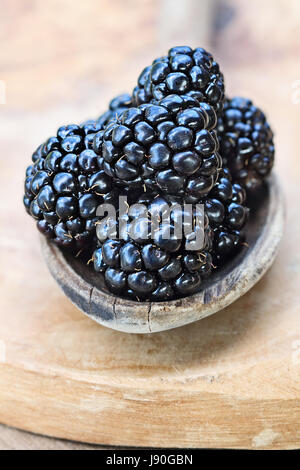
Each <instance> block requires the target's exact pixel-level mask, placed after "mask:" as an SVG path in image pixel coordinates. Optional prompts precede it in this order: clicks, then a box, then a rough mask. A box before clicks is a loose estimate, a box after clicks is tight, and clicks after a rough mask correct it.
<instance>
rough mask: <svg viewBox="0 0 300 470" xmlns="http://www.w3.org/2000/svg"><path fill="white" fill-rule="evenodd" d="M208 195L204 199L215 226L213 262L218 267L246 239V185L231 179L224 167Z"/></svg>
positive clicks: (232, 254) (247, 212)
mask: <svg viewBox="0 0 300 470" xmlns="http://www.w3.org/2000/svg"><path fill="white" fill-rule="evenodd" d="M210 196H211V197H208V198H207V199H206V200H205V201H203V203H204V206H205V212H206V214H207V216H208V219H209V223H210V225H211V227H212V228H213V230H214V247H213V257H214V263H215V264H216V266H217V267H221V266H223V264H224V263H225V262H226V260H228V258H229V257H232V256H234V254H235V252H237V251H238V249H240V248H241V246H242V244H243V243H244V242H245V238H246V237H245V226H246V223H247V220H248V217H249V209H248V208H247V207H246V206H245V202H246V190H245V188H244V187H243V186H242V185H240V184H239V183H235V182H234V181H233V180H232V177H231V173H230V171H229V170H228V169H227V168H224V169H223V170H222V171H221V173H220V176H219V179H218V182H217V183H216V185H215V186H214V188H213V190H212V192H211V194H210Z"/></svg>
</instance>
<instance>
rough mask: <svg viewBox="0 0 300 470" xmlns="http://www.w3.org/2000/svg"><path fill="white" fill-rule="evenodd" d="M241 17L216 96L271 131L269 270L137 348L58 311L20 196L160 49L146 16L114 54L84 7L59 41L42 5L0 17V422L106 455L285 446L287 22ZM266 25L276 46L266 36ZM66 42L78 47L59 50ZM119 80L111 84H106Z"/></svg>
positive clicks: (291, 357) (65, 307)
mask: <svg viewBox="0 0 300 470" xmlns="http://www.w3.org/2000/svg"><path fill="white" fill-rule="evenodd" d="M230 3H232V2H230ZM241 3H242V6H241V8H240V9H239V10H238V11H237V12H236V11H234V14H233V17H231V18H233V19H232V20H231V21H232V23H231V24H230V28H227V29H226V28H225V30H224V31H221V33H219V36H218V37H217V44H216V49H215V51H214V52H217V57H218V58H222V63H223V64H224V65H223V69H224V71H225V73H226V77H227V89H228V93H229V94H230V95H233V93H234V94H238V93H240V94H247V93H248V94H249V95H250V96H253V97H255V101H256V103H258V104H260V105H261V106H263V107H264V109H266V111H267V113H268V115H269V116H270V118H271V122H272V125H273V126H274V128H275V130H276V144H277V163H276V166H277V174H278V175H279V177H280V179H281V182H282V185H283V189H284V191H285V193H286V205H287V214H288V215H287V223H286V233H285V237H284V239H283V241H282V244H281V247H280V251H279V255H278V257H277V259H276V261H275V264H274V265H273V267H272V268H271V270H270V271H269V272H268V273H267V275H266V276H265V277H264V278H263V279H262V280H261V281H260V282H259V283H258V284H257V285H256V286H255V287H254V288H253V289H252V290H251V291H250V292H248V293H247V294H246V295H245V296H244V297H243V298H241V299H240V300H238V301H237V302H236V303H234V304H233V305H231V306H230V307H228V308H226V309H225V310H223V311H222V312H219V313H218V314H215V315H213V316H211V317H208V318H206V319H203V320H201V321H199V322H198V323H195V324H191V325H187V326H185V327H183V328H179V329H176V330H171V331H167V332H162V333H156V334H152V335H129V334H125V333H120V332H117V331H112V330H109V329H106V328H105V327H101V326H99V325H97V324H96V323H94V322H93V321H92V320H90V319H88V318H86V317H84V316H83V315H82V314H81V313H80V312H79V311H78V310H77V309H76V308H75V307H74V306H73V305H72V304H71V303H70V302H69V300H68V299H67V298H66V297H65V296H64V294H63V293H62V292H61V290H60V289H59V287H58V286H57V285H56V283H55V281H54V280H53V279H52V278H51V276H50V274H49V272H48V270H47V267H46V265H45V263H44V261H43V258H42V255H41V252H40V248H39V241H38V234H37V233H36V230H35V228H34V224H33V223H32V221H31V220H30V218H29V217H28V216H27V215H26V214H25V212H24V210H23V208H22V204H21V197H22V180H23V174H24V168H25V164H26V162H27V161H28V158H29V155H30V151H32V149H33V148H34V146H36V145H38V143H39V142H40V141H41V140H42V139H43V138H45V137H46V136H47V135H48V133H49V132H53V131H54V130H55V128H56V126H57V124H58V123H60V122H65V121H66V122H67V121H68V120H70V119H74V120H75V121H78V120H79V119H81V118H83V117H88V116H89V115H93V114H94V113H95V110H96V106H95V101H97V103H101V102H102V99H103V100H104V99H107V97H108V96H111V95H113V94H114V92H115V91H121V90H122V88H124V87H125V82H126V87H127V86H128V88H130V86H131V84H132V83H133V80H134V77H135V75H136V70H138V69H139V68H141V67H142V66H143V65H145V64H144V62H145V61H146V62H147V61H149V59H150V58H151V57H152V56H155V55H158V54H159V53H160V54H161V53H162V49H163V50H164V49H165V48H166V44H164V46H162V45H157V47H156V46H155V47H156V49H155V50H154V47H153V49H151V47H150V42H151V41H150V39H149V38H152V37H153V34H154V33H153V31H154V26H153V25H154V24H155V21H156V20H155V18H156V16H155V15H156V10H155V8H154V7H153V5H154V3H153V5H152V3H151V2H147V8H146V7H145V9H144V10H143V8H142V6H139V9H137V10H136V11H135V15H136V16H135V17H134V21H136V27H137V28H139V29H140V30H141V31H143V35H142V39H141V42H140V43H139V44H137V41H136V36H135V32H134V31H135V28H134V27H132V28H131V29H130V31H131V30H132V31H133V33H132V34H131V33H130V31H129V30H128V29H127V30H126V37H128V41H127V43H126V44H127V46H126V47H125V45H122V44H121V43H122V41H115V42H114V41H113V39H114V38H112V37H111V36H109V34H112V32H111V31H110V30H109V28H108V31H106V32H103V34H102V35H99V34H98V33H99V24H98V23H97V21H96V18H100V17H102V16H103V15H102V14H101V15H100V14H93V13H96V12H97V11H98V9H99V8H100V7H98V6H97V5H98V2H88V5H87V6H86V7H84V6H83V4H82V7H81V8H82V11H81V10H80V12H79V13H78V12H77V9H73V10H72V12H71V13H72V14H73V16H74V17H72V21H71V20H69V13H70V10H69V9H67V10H66V11H65V10H64V12H63V14H62V16H61V18H62V20H61V21H62V22H63V23H62V27H61V29H60V25H58V24H57V25H56V23H55V24H54V22H49V21H48V17H49V14H50V13H49V11H50V12H52V14H53V15H56V8H57V5H56V4H55V2H53V1H52V2H49V5H50V6H49V5H48V7H47V8H50V10H47V12H46V13H45V12H44V11H43V7H42V3H38V4H37V6H35V7H34V8H32V10H30V11H29V10H28V11H27V10H26V11H25V9H24V11H23V10H22V11H20V12H14V14H13V15H11V18H15V19H11V20H9V21H12V27H11V28H6V29H3V35H5V37H4V39H5V40H7V44H9V45H10V47H8V48H4V49H3V50H1V51H0V58H1V60H2V62H3V63H5V64H6V68H5V73H4V76H2V77H1V79H4V80H6V81H7V98H8V102H7V105H6V107H5V106H3V107H1V114H0V122H1V126H0V137H1V139H0V142H1V161H0V165H1V171H0V179H1V184H0V227H1V232H0V259H1V270H0V422H1V423H5V424H8V425H10V426H16V427H19V428H22V429H25V430H30V431H33V432H35V433H42V434H46V435H51V436H56V437H61V438H67V439H72V440H78V441H85V442H91V443H100V444H111V445H121V446H124V445H128V446H172V447H184V446H187V447H214V448H216V447H229V448H242V447H244V448H251V449H255V448H269V449H270V448H272V449H279V448H299V447H300V282H299V281H300V253H299V232H300V224H299V200H300V190H299V179H300V164H299V137H298V136H299V113H300V105H299V104H297V103H299V101H300V100H299V99H298V97H299V96H298V95H297V89H295V86H296V87H297V82H296V79H298V78H299V69H298V63H299V61H297V60H296V52H297V50H299V47H298V49H297V44H296V43H295V38H296V37H297V35H296V34H295V31H296V26H297V22H296V18H299V15H298V16H297V12H296V11H295V14H291V13H290V14H289V15H286V16H285V17H284V18H283V17H282V15H281V9H280V8H281V7H282V8H285V4H286V3H285V2H283V1H280V2H276V6H275V4H274V2H272V3H271V2H269V0H268V2H266V5H264V7H263V6H262V4H261V2H258V1H256V0H255V1H253V2H251V3H249V2H246V1H243V2H241ZM234 4H235V6H234V7H233V8H236V3H235V2H234ZM77 5H79V3H77ZM80 5H81V4H80ZM101 5H102V6H103V2H101ZM107 5H108V4H107ZM118 5H119V4H118ZM120 5H121V4H120ZM139 5H142V4H140V3H139ZM280 6H281V7H280ZM16 8H17V7H16ZM106 8H107V9H108V10H109V11H108V14H109V15H111V16H110V18H111V19H112V20H111V21H113V20H115V21H119V23H118V24H119V25H120V28H121V30H120V32H119V34H120V37H122V34H123V33H122V31H123V30H122V24H124V25H126V21H127V20H128V21H133V20H131V19H130V18H129V17H128V18H127V17H126V18H127V20H124V15H123V14H122V11H123V10H120V12H119V13H118V15H119V16H118V17H117V19H116V17H115V14H116V11H115V9H113V8H112V7H109V6H107V7H106ZM258 8H259V9H260V12H261V8H265V9H266V11H265V12H263V13H262V17H263V18H265V20H264V23H263V24H262V23H258V22H257V21H256V18H257V9H258ZM39 9H41V10H42V11H38V10H39ZM120 9H121V6H120ZM295 9H296V10H297V9H298V7H297V6H295ZM126 12H127V10H126V9H124V14H126ZM270 12H271V13H272V17H271V18H270V21H269V20H268V18H269V16H270ZM17 13H18V14H17ZM127 13H128V12H127ZM229 13H230V12H229ZM23 16H26V18H25V20H26V21H25V22H24V21H21V19H22V18H23ZM82 16H83V17H84V21H82ZM5 18H6V21H8V20H7V18H8V16H7V17H5ZM9 18H10V17H9ZM41 18H42V20H41ZM43 18H44V19H43ZM94 18H95V21H93V19H94ZM143 18H147V19H148V18H150V19H151V21H150V19H149V21H148V20H147V21H144V19H143ZM249 18H251V19H252V20H251V24H250V23H249ZM37 19H40V20H39V21H40V22H37ZM1 21H2V20H1ZM278 21H280V24H281V26H282V28H281V30H280V32H281V33H282V36H281V37H280V38H279V37H278V38H277V36H276V37H274V34H272V32H273V31H274V24H277V23H278ZM108 23H109V24H111V22H108ZM37 24H40V27H41V28H43V33H44V35H45V37H46V38H48V37H49V38H51V41H48V43H49V47H48V48H45V47H44V43H41V44H40V46H39V41H38V40H35V41H34V47H32V45H31V42H30V37H31V35H30V34H25V35H24V34H21V33H22V31H23V30H22V29H21V33H20V34H19V35H16V34H15V31H20V25H23V26H24V28H25V27H26V28H27V31H34V32H35V31H36V25H37ZM298 26H299V24H298ZM55 28H56V29H55ZM68 28H69V29H68ZM82 28H85V29H84V30H82ZM100 29H101V28H100ZM66 30H67V31H68V34H66V33H65V31H66ZM77 30H80V31H81V35H80V45H78V44H77V43H76V42H74V43H73V42H72V41H73V38H77V39H78V37H79V36H76V34H75V32H76V31H77ZM102 31H103V28H102ZM118 31H119V29H118ZM10 32H11V33H10ZM127 33H128V34H129V36H128V34H127ZM36 34H38V31H37V33H36ZM124 34H125V32H124ZM89 38H93V41H95V40H96V43H95V46H93V47H91V45H90V39H89ZM106 38H108V39H107V44H106V43H102V42H101V41H105V40H106ZM9 39H11V40H9ZM24 40H25V45H24V47H23V41H24ZM151 40H152V39H151ZM91 41H92V39H91ZM97 41H98V42H97ZM172 42H174V41H172ZM176 42H177V41H176ZM178 42H182V41H181V40H180V41H179V40H178ZM62 44H63V47H64V49H62ZM108 44H109V47H108ZM120 44H121V46H123V47H120ZM151 44H152V43H151ZM75 46H76V47H75ZM77 46H78V47H77ZM79 46H80V47H79ZM22 47H23V48H22ZM72 47H75V50H76V51H79V49H80V51H82V56H81V55H80V54H81V52H80V54H79V52H78V55H76V54H75V52H72V51H73V49H72ZM111 47H112V49H111ZM99 48H101V50H103V51H107V56H105V60H106V68H105V70H104V69H103V70H102V69H97V67H96V66H95V64H97V63H98V62H97V61H98V59H99V53H98V52H99ZM20 50H22V51H24V54H23V53H22V54H20V53H19V51H20ZM145 50H147V58H145V57H144V51H145ZM245 50H247V56H246V58H245V55H244V51H245ZM87 51H88V54H87ZM39 54H40V55H39ZM40 57H43V58H44V59H43V60H40ZM132 57H136V58H137V59H136V61H137V62H136V63H134V62H133V59H132ZM81 59H82V60H81ZM130 61H131V62H130ZM128 64H131V68H128ZM100 66H102V63H101V64H100V65H99V67H100ZM95 67H96V68H95ZM121 68H122V70H125V75H124V76H123V75H122V77H119V75H118V74H117V73H116V71H117V70H121ZM278 70H282V71H283V73H282V74H279V73H278ZM37 77H39V79H38V80H37ZM99 77H100V78H99ZM124 89H126V88H124ZM24 90H26V93H24ZM75 90H76V92H75ZM103 102H104V101H103ZM54 103H56V104H55V105H54ZM97 106H98V105H97ZM101 107H103V106H101ZM97 109H98V108H97Z"/></svg>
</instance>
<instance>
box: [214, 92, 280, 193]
mask: <svg viewBox="0 0 300 470" xmlns="http://www.w3.org/2000/svg"><path fill="white" fill-rule="evenodd" d="M218 137H219V142H220V153H221V155H222V158H223V163H224V166H228V167H229V168H230V171H231V172H232V175H233V177H234V179H235V180H237V181H239V182H241V183H242V184H244V185H245V186H246V188H247V189H249V190H255V189H256V188H258V187H259V186H260V185H261V183H262V181H263V180H264V179H265V178H266V176H267V175H268V174H269V173H270V171H271V170H272V167H273V163H274V143H273V132H272V130H271V128H270V126H269V124H268V122H267V120H266V117H265V115H264V113H263V112H262V111H261V110H260V109H259V108H257V107H256V106H254V105H253V103H252V101H251V100H249V99H246V98H239V97H236V98H233V99H231V100H230V99H226V101H225V105H224V109H223V112H222V114H221V116H220V117H219V119H218Z"/></svg>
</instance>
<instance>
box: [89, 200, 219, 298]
mask: <svg viewBox="0 0 300 470" xmlns="http://www.w3.org/2000/svg"><path fill="white" fill-rule="evenodd" d="M138 203H139V204H143V205H144V207H143V208H141V206H137V205H135V206H132V207H130V208H129V209H128V211H127V214H126V217H125V219H124V221H126V224H125V225H124V227H121V224H120V220H119V221H115V220H112V219H111V220H109V218H108V219H103V220H102V221H99V222H98V226H97V237H98V242H99V247H98V248H97V249H96V250H95V252H94V254H93V262H94V269H95V271H96V272H101V273H103V274H104V278H105V282H106V285H107V287H108V289H109V290H110V291H111V292H112V293H114V294H117V295H120V296H123V297H127V298H130V299H133V300H153V301H163V300H164V301H166V300H171V299H175V298H178V297H184V296H188V295H191V294H193V293H195V292H197V291H198V290H199V286H200V284H201V280H202V279H203V278H206V277H208V276H209V275H210V273H211V270H212V256H211V254H210V251H211V249H212V243H213V232H212V230H211V229H210V227H209V225H208V220H207V218H205V219H204V220H205V222H204V242H203V245H202V246H201V247H199V249H198V250H194V249H193V248H192V247H195V246H194V245H193V233H195V230H198V229H199V227H198V228H196V227H195V226H194V228H193V230H189V231H187V233H186V232H184V231H183V236H182V237H178V236H177V234H176V232H175V231H174V227H175V221H176V220H177V219H178V217H179V215H180V212H181V216H182V209H181V208H180V207H177V208H175V207H174V206H173V208H174V211H173V210H172V206H170V205H169V204H168V203H167V201H166V199H164V198H163V197H161V196H158V195H157V196H156V197H155V198H154V199H152V195H150V196H149V197H148V195H146V196H145V195H142V197H141V198H140V199H139V200H138ZM166 207H169V209H170V213H171V217H169V218H168V219H167V220H166V219H165V218H164V214H165V212H164V211H165V208H166ZM145 209H146V210H145ZM195 210H196V209H195ZM141 211H142V212H141ZM150 214H152V218H151V217H150ZM168 215H169V213H168ZM194 215H196V214H195V212H194ZM155 217H158V219H157V227H156V228H155V229H154V230H153V231H151V228H152V229H153V225H151V220H152V221H153V220H154V219H153V218H155ZM179 220H180V219H179ZM179 223H181V222H179ZM182 228H183V226H182ZM168 233H169V234H170V236H166V235H167V234H168ZM116 237H117V238H116Z"/></svg>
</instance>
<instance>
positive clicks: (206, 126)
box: [93, 95, 222, 202]
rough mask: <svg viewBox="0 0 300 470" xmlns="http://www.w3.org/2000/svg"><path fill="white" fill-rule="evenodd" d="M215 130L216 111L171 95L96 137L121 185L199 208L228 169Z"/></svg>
mask: <svg viewBox="0 0 300 470" xmlns="http://www.w3.org/2000/svg"><path fill="white" fill-rule="evenodd" d="M215 126H216V114H215V112H214V110H213V108H212V107H211V106H210V105H208V104H207V103H199V102H198V101H197V100H196V99H194V98H192V97H191V96H187V95H181V96H180V95H169V96H167V97H166V98H164V99H162V100H161V101H160V102H159V103H158V104H149V103H148V104H143V105H140V106H138V107H132V108H130V109H128V110H126V111H124V112H123V113H122V114H121V115H120V116H119V117H118V118H117V119H115V120H113V121H111V122H110V123H109V124H108V126H107V127H106V128H105V130H104V131H101V132H99V133H97V134H96V135H95V137H94V145H93V149H94V151H95V152H96V153H97V154H98V155H99V158H102V159H103V169H104V171H105V172H106V173H107V174H108V175H109V176H111V177H113V178H114V181H115V182H116V183H117V184H122V185H126V186H127V185H129V186H138V187H140V186H141V185H145V186H146V187H147V188H150V189H152V190H156V191H160V192H162V193H165V194H170V195H177V196H180V197H181V198H182V199H184V200H186V201H187V202H197V201H198V200H199V199H200V198H202V197H204V196H205V195H207V194H208V193H209V191H210V190H211V189H212V187H213V185H214V183H215V182H216V180H217V177H218V171H219V170H220V168H221V166H222V160H221V157H220V155H219V153H218V139H217V136H216V133H215V131H214V130H213V128H214V127H215Z"/></svg>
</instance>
